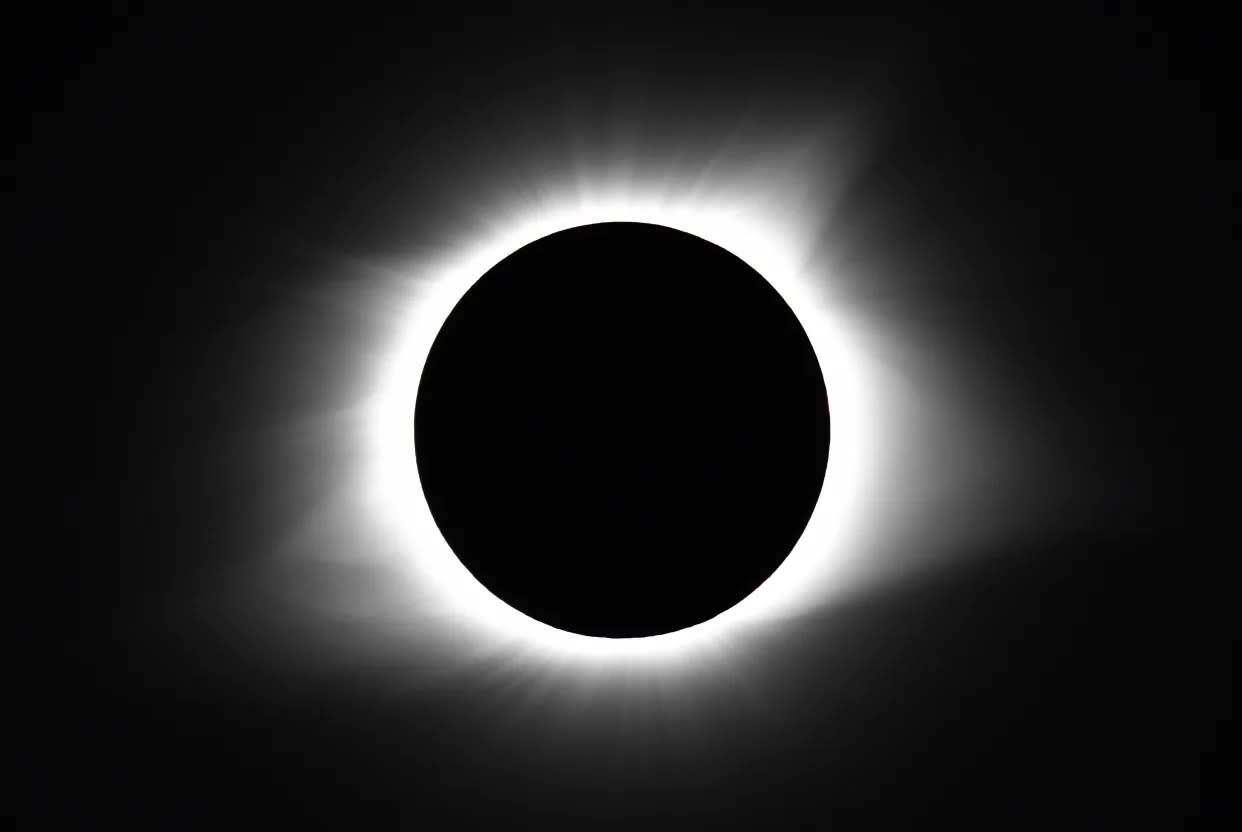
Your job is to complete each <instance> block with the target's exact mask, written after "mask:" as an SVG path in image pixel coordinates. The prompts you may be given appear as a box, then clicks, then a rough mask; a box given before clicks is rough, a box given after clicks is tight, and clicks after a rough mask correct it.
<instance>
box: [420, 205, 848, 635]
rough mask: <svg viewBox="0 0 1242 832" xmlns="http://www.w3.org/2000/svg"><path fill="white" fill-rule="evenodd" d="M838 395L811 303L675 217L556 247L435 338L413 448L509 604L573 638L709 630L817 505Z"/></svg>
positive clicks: (529, 250)
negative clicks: (795, 298)
mask: <svg viewBox="0 0 1242 832" xmlns="http://www.w3.org/2000/svg"><path fill="white" fill-rule="evenodd" d="M829 438H830V426H829V414H828V406H827V392H826V390H825V386H824V379H823V374H822V372H821V370H820V366H819V363H818V361H817V359H816V356H815V352H814V349H813V348H812V346H811V342H810V340H809V339H808V337H807V334H806V332H805V331H804V330H803V328H802V325H801V324H800V323H799V321H798V319H797V317H796V316H795V314H794V312H793V311H792V310H791V309H790V308H789V306H788V305H787V304H786V303H785V301H784V299H783V298H782V297H781V296H780V294H778V293H777V291H776V290H775V289H774V288H773V287H772V286H771V285H770V284H769V283H768V282H767V281H766V280H765V279H764V278H763V277H762V276H761V275H760V274H759V273H757V272H756V271H755V270H754V269H752V268H751V267H750V266H749V265H747V264H746V263H745V262H743V261H742V260H741V259H739V258H738V257H736V256H734V255H733V254H731V253H730V252H728V251H726V250H725V249H723V248H721V247H720V246H717V245H715V244H713V243H710V242H707V241H706V240H703V239H701V238H699V237H696V236H694V235H691V234H687V233H685V232H682V231H677V230H674V229H671V228H667V227H664V226H659V225H649V224H644V223H628V222H626V223H622V222H616V223H599V224H594V225H585V226H579V227H576V228H571V229H568V230H565V231H560V232H558V233H555V234H551V235H549V236H546V237H543V238H542V239H539V240H536V241H535V242H533V243H530V244H529V245H527V246H525V247H523V248H521V249H519V250H518V251H516V252H514V253H513V254H511V255H509V256H508V257H506V258H505V259H503V260H502V261H501V262H499V263H498V264H497V265H495V266H494V267H493V268H491V269H490V270H489V271H488V272H487V273H486V274H484V275H483V276H482V277H481V278H479V280H478V281H477V282H475V284H474V285H473V286H472V287H471V288H470V289H469V290H468V291H467V292H466V293H465V295H464V296H463V297H462V298H461V300H460V301H459V302H458V303H457V305H456V306H455V307H454V308H453V310H452V312H451V313H450V314H449V316H448V318H447V319H446V320H445V322H444V325H443V327H442V328H441V330H440V332H439V333H438V334H437V336H436V338H435V341H434V342H433V344H432V347H431V350H430V353H429V354H428V357H427V361H426V365H425V366H424V368H423V373H422V377H421V380H420V382H419V388H418V394H417V398H416V402H415V412H414V445H415V455H416V460H417V465H418V472H419V478H420V480H421V483H422V487H423V492H424V495H425V497H426V500H427V504H428V506H429V508H430V510H431V514H432V517H433V518H434V520H435V522H436V525H437V526H438V527H439V529H440V532H441V533H442V534H443V536H444V539H445V540H446V542H447V543H448V545H449V547H450V548H451V549H452V551H453V552H454V553H455V554H456V555H457V557H458V558H459V559H460V560H461V561H462V563H463V564H464V565H465V567H466V568H467V569H468V570H469V571H470V573H471V574H472V575H473V576H474V577H475V578H476V579H477V580H478V581H479V582H480V583H481V584H482V585H483V586H484V587H486V588H487V589H488V590H489V591H490V592H491V593H493V594H494V595H496V596H497V597H498V598H500V599H501V600H502V601H504V602H505V603H507V604H509V605H510V606H512V607H514V608H515V609H517V610H520V611H521V612H523V613H525V614H526V615H528V616H530V617H532V618H534V619H536V620H539V621H542V622H544V623H546V624H549V625H551V626H553V627H556V628H557V629H560V630H566V631H569V632H574V633H579V634H583V635H589V636H603V637H610V638H628V637H641V636H652V635H659V634H662V633H669V632H673V631H676V630H680V629H684V628H686V627H690V626H693V625H695V624H698V623H701V622H703V621H706V620H708V619H710V618H713V617H714V616H716V615H718V614H720V613H721V612H723V611H725V610H727V609H729V608H730V607H732V606H733V605H735V604H737V603H738V602H739V601H741V600H742V599H743V598H745V597H746V596H747V595H749V594H750V593H751V592H752V591H754V590H755V589H756V588H757V587H758V586H759V585H760V584H761V583H763V581H764V580H765V579H766V578H767V577H768V576H769V575H771V574H772V573H773V572H774V571H775V570H776V569H777V567H779V566H780V564H781V562H782V561H783V560H784V559H785V557H786V556H787V555H788V554H789V552H790V550H791V549H792V548H793V546H794V544H795V543H796V542H797V540H798V538H799V537H800V535H801V534H802V532H803V530H804V529H805V527H806V524H807V521H808V520H809V519H810V517H811V513H812V511H813V510H814V508H815V504H816V502H817V500H818V499H819V495H820V490H821V488H822V486H823V481H824V474H825V468H826V465H827V459H828V446H829Z"/></svg>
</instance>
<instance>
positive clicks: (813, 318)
mask: <svg viewBox="0 0 1242 832" xmlns="http://www.w3.org/2000/svg"><path fill="white" fill-rule="evenodd" d="M756 196H757V195H756V194H755V193H754V192H753V191H747V190H746V189H742V190H741V192H739V193H736V194H735V195H734V198H733V199H727V198H721V195H720V194H710V195H708V194H701V193H700V194H695V193H693V192H690V193H688V194H686V195H685V196H681V197H678V196H673V195H669V194H667V193H664V192H662V191H660V190H657V189H652V190H651V191H650V192H648V193H643V192H642V191H641V190H638V189H635V188H634V187H633V184H632V183H629V185H628V186H627V187H625V188H615V189H605V190H604V191H603V192H599V193H593V194H584V193H582V192H581V190H578V191H574V190H573V189H566V193H565V194H564V195H563V196H562V197H561V198H543V199H541V200H540V201H539V203H538V204H537V205H534V206H528V209H529V210H526V211H524V212H522V213H521V215H520V216H517V217H513V218H511V219H510V221H508V222H503V223H499V224H498V225H497V227H494V228H493V229H492V230H491V233H490V234H488V235H486V236H485V237H484V238H483V239H479V240H477V241H475V242H473V243H472V244H470V245H467V246H463V247H462V250H460V251H458V252H457V253H456V255H454V256H449V257H446V258H444V259H443V260H442V261H440V262H437V263H430V264H425V265H424V266H423V267H422V268H420V269H419V273H418V274H417V275H416V278H417V279H416V280H415V281H412V283H413V284H414V285H415V286H417V288H418V290H417V291H415V292H413V296H412V298H411V299H410V301H409V303H408V307H406V308H405V309H404V310H398V311H399V312H400V313H401V315H400V320H401V322H402V323H401V325H400V327H399V331H398V332H397V333H396V337H395V343H393V344H392V345H391V347H390V349H389V351H388V354H387V357H386V358H385V359H384V360H382V362H381V367H380V372H379V375H378V379H377V384H376V386H375V388H374V394H373V396H372V397H371V399H370V400H369V401H368V403H367V405H366V415H365V434H366V435H365V437H364V441H365V454H366V460H365V471H364V477H365V481H366V483H367V492H368V493H367V506H368V508H369V509H370V510H371V513H372V514H373V516H374V517H375V518H377V519H378V520H379V522H381V523H382V524H383V525H384V526H385V527H386V529H387V531H388V532H389V533H391V534H392V535H394V536H395V541H396V545H397V546H399V547H400V549H401V550H403V551H405V552H408V553H409V560H408V562H407V563H405V564H403V565H404V566H405V567H407V568H408V569H410V570H411V571H412V572H414V573H415V574H416V575H417V580H418V581H419V582H421V583H425V584H428V585H430V586H431V587H433V588H434V589H433V592H434V594H435V595H436V596H437V597H439V598H440V599H441V600H442V602H443V603H444V605H445V609H446V611H447V612H448V614H450V615H452V616H453V617H455V618H456V619H457V625H458V626H459V627H465V628H467V629H469V630H471V631H473V632H474V633H475V634H477V635H481V636H483V637H484V638H487V639H490V640H492V641H494V642H504V643H506V644H509V645H511V646H513V647H514V648H516V649H518V650H522V651H526V652H530V653H534V654H536V655H539V656H541V657H543V658H551V659H572V660H573V661H575V662H576V663H579V664H580V663H581V662H587V663H588V664H589V663H593V662H604V663H605V664H612V663H613V662H615V661H618V660H620V661H623V662H626V663H632V662H635V661H638V662H642V663H647V662H655V663H656V664H659V665H662V664H664V663H665V661H666V660H671V659H684V658H686V657H687V654H695V655H698V654H700V653H703V652H707V653H711V652H713V651H716V650H723V649H725V648H726V647H727V646H728V643H729V641H730V640H731V639H732V638H733V637H734V636H735V635H737V634H738V633H739V632H741V631H743V630H744V629H746V628H748V627H753V626H755V625H757V624H760V623H762V622H765V621H774V620H780V619H782V618H784V617H787V616H789V615H791V614H794V613H795V612H796V611H797V610H799V609H802V608H804V607H805V606H806V605H807V604H808V602H814V601H817V600H818V597H817V596H819V595H821V594H822V592H821V588H822V585H823V582H824V580H825V579H826V578H828V577H829V576H831V574H833V572H834V571H835V569H836V568H837V567H838V566H839V565H840V564H841V563H842V562H843V561H844V560H845V559H846V558H848V556H849V555H850V548H851V544H852V541H853V540H854V539H855V538H856V537H857V532H858V530H859V524H858V520H857V517H856V514H857V512H856V508H857V506H858V504H859V503H858V501H859V500H860V499H863V498H864V497H863V495H865V494H866V493H867V492H868V490H869V489H868V488H867V482H866V481H867V480H868V477H869V471H870V468H871V467H872V466H868V465H867V464H866V462H867V459H868V457H869V456H871V455H872V454H873V452H874V449H873V448H872V447H871V445H870V444H869V443H870V436H869V432H868V430H867V427H868V426H869V425H872V424H873V416H874V414H873V413H872V412H871V401H870V399H869V397H868V395H867V392H868V391H867V390H866V388H865V386H864V385H863V384H862V379H861V378H860V377H859V376H858V370H857V367H858V366H859V364H858V363H856V362H855V361H854V359H855V358H856V357H857V354H858V351H857V349H856V348H855V347H853V346H852V345H851V340H850V338H849V334H850V332H851V327H850V326H849V324H848V322H847V321H845V320H843V318H842V316H840V315H834V314H833V311H832V308H831V304H830V303H828V302H827V299H826V298H825V297H824V296H823V289H822V286H821V285H820V284H821V283H822V282H823V280H824V277H825V276H824V275H822V274H819V273H814V272H810V273H808V271H807V269H808V266H807V263H808V262H809V261H810V260H811V259H812V258H811V257H810V252H811V248H812V247H813V245H814V242H815V235H814V234H813V233H810V232H809V230H808V229H806V228H805V226H806V223H805V222H802V223H799V222H797V221H796V220H795V219H794V218H793V217H791V216H783V214H785V213H786V211H788V210H789V209H786V211H780V210H773V209H772V207H771V206H772V204H773V203H772V201H771V200H765V199H762V198H756ZM608 221H627V222H642V223H650V224H656V225H663V226H667V227H669V228H673V229H677V230H680V231H684V232H687V233H690V234H693V235H696V236H698V237H700V238H702V239H704V240H707V241H709V242H712V243H715V244H716V245H718V246H721V247H722V248H725V249H726V250H728V251H730V252H732V253H733V254H735V255H736V256H738V257H739V258H741V259H742V260H743V261H745V262H746V263H748V264H749V265H750V266H751V267H753V268H754V269H755V270H756V271H757V272H758V273H759V274H761V275H763V276H764V278H766V279H767V280H768V281H769V282H770V283H771V284H772V285H773V286H774V287H775V288H776V290H777V291H778V292H779V293H780V294H781V295H782V297H783V298H784V299H785V301H786V302H787V303H788V304H789V306H790V308H791V309H792V310H793V311H794V313H795V315H796V316H797V317H798V319H799V321H800V322H801V324H802V326H803V328H804V329H805V330H806V332H807V334H808V336H809V338H810V340H811V343H812V345H813V347H814V349H815V352H816V355H817V357H818V360H819V363H820V367H821V370H822V371H823V374H824V380H825V384H826V387H827V389H828V395H829V400H830V406H831V412H832V430H833V441H832V449H831V452H830V455H829V461H828V467H827V473H826V477H825V481H824V486H823V489H822V492H821V495H820V499H819V502H818V503H817V505H816V508H815V510H814V512H813V514H812V516H811V519H810V521H809V523H808V525H807V528H806V530H805V531H804V533H803V535H802V537H801V539H800V540H799V541H798V543H797V544H796V545H795V547H794V549H793V551H792V552H791V553H790V554H789V556H788V557H787V558H786V559H785V562H784V563H783V564H782V565H781V566H780V568H779V569H778V570H777V571H776V572H775V573H774V574H773V575H772V576H771V577H770V578H769V579H768V580H767V581H766V582H765V583H764V584H763V585H762V586H760V587H759V588H758V589H757V590H755V592H753V593H752V594H751V595H749V596H747V597H746V598H745V599H744V600H742V601H741V602H739V603H738V604H737V605H735V606H734V607H732V608H730V609H728V610H726V611H725V612H723V613H721V614H720V615H718V616H716V617H715V618H713V619H710V620H708V621H705V622H703V623H701V624H698V625H696V626H693V627H689V628H687V629H684V630H680V631H677V632H673V633H668V634H663V635H658V636H651V637H647V638H632V639H607V638H598V637H591V636H582V635H577V634H574V633H569V632H565V631H561V630H557V629H555V628H553V627H551V626H549V625H547V624H544V623H541V622H539V621H536V620H534V619H532V618H529V617H527V616H526V615H524V614H522V613H521V612H519V611H518V610H516V609H514V608H512V607H510V606H508V605H507V604H505V603H504V602H503V601H501V600H500V599H499V598H497V597H496V596H494V595H492V594H491V593H490V592H489V591H488V590H487V589H485V588H484V587H483V585H482V584H480V583H479V582H478V581H477V580H476V579H475V578H474V576H473V575H471V574H470V573H469V572H468V571H467V569H466V568H465V566H464V565H463V564H462V563H461V561H460V560H458V558H457V557H456V555H455V554H454V553H453V552H452V550H451V549H450V548H449V546H448V544H447V543H446V542H445V541H444V539H443V537H442V536H441V534H440V532H439V529H438V528H437V527H436V525H435V522H434V521H433V519H432V516H431V512H430V509H429V508H428V506H427V503H426V500H425V497H424V496H423V491H422V487H421V484H420V482H419V476H418V467H417V464H416V461H415V456H414V441H413V414H414V402H415V397H416V394H417V391H418V386H419V381H420V379H421V374H422V368H423V366H424V363H425V361H426V358H427V355H428V353H429V351H430V348H431V344H432V342H433V340H434V338H435V337H436V335H437V333H438V332H439V330H440V327H441V325H442V324H443V322H444V321H445V319H446V318H447V316H448V314H449V313H450V311H451V310H452V309H453V307H454V306H455V304H456V303H457V301H458V300H459V299H460V298H461V297H462V295H463V294H464V293H465V292H466V291H467V289H469V287H470V286H471V285H473V283H474V282H475V281H476V280H478V279H479V278H480V277H482V276H483V275H484V274H485V273H486V272H487V271H488V270H489V269H490V268H491V267H492V266H493V265H495V264H496V263H498V262H499V261H500V260H501V259H503V258H504V257H506V256H508V255H509V254H510V253H512V252H514V251H516V250H517V249H519V248H521V247H522V246H525V245H526V244H528V243H531V242H533V241H535V240H537V239H540V238H542V237H545V236H547V235H549V234H552V233H555V232H557V231H561V230H564V229H567V228H572V227H576V226H581V225H589V224H593V223H599V222H608ZM799 232H801V233H799Z"/></svg>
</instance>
